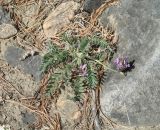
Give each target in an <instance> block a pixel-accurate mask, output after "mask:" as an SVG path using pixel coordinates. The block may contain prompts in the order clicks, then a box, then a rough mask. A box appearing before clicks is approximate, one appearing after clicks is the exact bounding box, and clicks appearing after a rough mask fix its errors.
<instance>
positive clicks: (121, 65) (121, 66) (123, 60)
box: [114, 57, 131, 71]
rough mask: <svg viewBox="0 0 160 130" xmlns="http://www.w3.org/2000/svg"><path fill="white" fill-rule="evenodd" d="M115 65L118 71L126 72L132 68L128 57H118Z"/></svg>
mask: <svg viewBox="0 0 160 130" xmlns="http://www.w3.org/2000/svg"><path fill="white" fill-rule="evenodd" d="M114 64H115V66H116V68H117V70H120V71H124V70H126V69H127V68H130V67H131V65H130V63H129V61H128V58H127V57H118V58H116V59H115V60H114Z"/></svg>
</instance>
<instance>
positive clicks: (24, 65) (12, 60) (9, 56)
mask: <svg viewBox="0 0 160 130" xmlns="http://www.w3.org/2000/svg"><path fill="white" fill-rule="evenodd" d="M24 54H25V51H24V50H23V49H21V48H17V47H14V46H10V47H8V48H7V50H6V52H5V54H4V57H5V59H6V61H7V62H8V63H9V64H10V65H12V66H13V67H17V68H18V69H20V70H22V71H24V72H25V73H28V74H31V75H32V76H33V77H34V78H35V80H36V81H39V80H40V79H41V74H40V71H39V69H40V65H41V62H42V58H41V56H39V55H35V56H30V57H28V58H26V59H25V60H22V61H21V60H20V59H22V57H23V56H24Z"/></svg>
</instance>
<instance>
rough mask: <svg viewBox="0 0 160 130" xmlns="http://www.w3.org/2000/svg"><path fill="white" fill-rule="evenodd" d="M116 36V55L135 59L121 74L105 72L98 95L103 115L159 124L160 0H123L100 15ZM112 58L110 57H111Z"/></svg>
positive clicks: (132, 121) (114, 118)
mask: <svg viewBox="0 0 160 130" xmlns="http://www.w3.org/2000/svg"><path fill="white" fill-rule="evenodd" d="M101 22H102V24H103V25H104V26H107V24H109V25H110V26H112V27H113V28H114V29H115V30H116V33H117V34H118V35H119V37H120V38H119V45H118V51H117V54H116V55H115V57H117V56H118V55H122V56H128V57H129V58H130V60H135V68H134V69H132V71H131V72H128V73H127V76H122V75H120V74H119V73H113V72H109V73H108V75H107V77H106V82H105V84H104V88H103V93H102V95H101V107H102V109H103V111H104V113H105V114H106V115H108V116H109V117H111V118H112V119H113V120H115V121H117V122H119V123H122V124H125V125H131V126H132V125H133V126H134V125H137V126H138V125H139V126H146V125H158V124H159V123H160V1H159V0H154V1H150V0H123V1H121V4H120V5H119V6H116V7H112V8H110V9H107V10H106V11H105V12H104V13H103V14H102V16H101ZM115 57H114V58H115Z"/></svg>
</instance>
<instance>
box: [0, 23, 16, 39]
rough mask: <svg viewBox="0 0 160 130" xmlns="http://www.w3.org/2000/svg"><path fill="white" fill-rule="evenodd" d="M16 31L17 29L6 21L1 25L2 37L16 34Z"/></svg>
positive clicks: (0, 37) (0, 36) (0, 34)
mask: <svg viewBox="0 0 160 130" xmlns="http://www.w3.org/2000/svg"><path fill="white" fill-rule="evenodd" d="M16 33H17V30H16V28H15V27H14V26H13V25H11V24H5V23H3V24H1V25H0V39H6V38H10V37H12V36H14V35H16Z"/></svg>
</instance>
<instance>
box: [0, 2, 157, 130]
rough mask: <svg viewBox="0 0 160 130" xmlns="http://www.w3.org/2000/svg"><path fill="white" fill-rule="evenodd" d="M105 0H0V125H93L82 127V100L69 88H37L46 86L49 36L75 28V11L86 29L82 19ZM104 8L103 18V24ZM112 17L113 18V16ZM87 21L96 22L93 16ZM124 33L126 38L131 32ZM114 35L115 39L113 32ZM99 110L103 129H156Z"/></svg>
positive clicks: (64, 128)
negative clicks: (51, 91) (49, 93)
mask: <svg viewBox="0 0 160 130" xmlns="http://www.w3.org/2000/svg"><path fill="white" fill-rule="evenodd" d="M104 1H105V0H100V1H99V2H98V4H97V1H96V0H93V1H92V2H91V0H85V1H83V0H74V1H68V0H0V130H34V129H35V130H36V129H37V130H72V129H73V130H87V129H90V130H92V129H93V128H86V125H87V122H85V118H86V117H84V118H83V121H82V120H81V119H82V110H81V107H80V104H79V103H77V102H74V101H72V100H70V99H68V96H69V95H70V94H72V93H70V89H68V90H67V91H62V92H61V94H60V95H59V96H58V94H57V95H54V96H53V97H51V98H48V99H46V98H44V97H43V95H42V94H39V92H40V89H41V88H43V86H45V79H44V80H43V77H45V75H41V73H40V72H39V69H40V65H41V62H42V57H43V55H44V54H45V53H46V52H47V49H48V43H49V41H50V40H54V42H55V43H56V44H58V45H59V43H58V34H60V33H62V32H64V31H65V30H67V29H68V28H72V29H73V28H77V26H76V25H75V24H71V25H70V23H71V21H74V20H75V16H76V20H77V21H76V22H77V23H78V24H79V26H82V28H84V29H86V28H85V25H83V22H81V21H83V20H84V19H85V20H87V18H88V17H89V16H90V15H91V13H92V12H93V10H95V9H98V8H99V7H100V5H101V4H103V3H104ZM90 3H91V4H90ZM111 3H112V4H110V6H112V5H115V3H116V4H117V1H116V0H111ZM106 7H107V6H106ZM106 12H107V11H106ZM106 12H105V13H106ZM115 12H116V11H115ZM118 12H119V11H118ZM98 13H100V11H99V12H98ZM98 13H97V15H98ZM105 13H104V14H103V15H102V18H101V19H102V23H103V25H104V26H107V25H106V24H108V19H106V14H105ZM116 13H117V12H116ZM122 13H123V10H122ZM117 14H118V13H117ZM107 15H108V14H107ZM156 16H157V14H155V17H156ZM157 17H158V16H157ZM82 19H83V20H82ZM122 19H123V18H122ZM110 20H111V21H110V22H115V21H114V20H115V19H112V17H110ZM112 20H113V21H112ZM104 21H106V23H104ZM91 22H94V17H93V20H91ZM116 25H117V24H116ZM121 25H124V23H121ZM89 27H90V26H89ZM122 28H123V27H122ZM101 29H102V30H101V31H103V33H104V34H107V33H106V30H103V28H101ZM114 29H115V28H114ZM75 30H76V29H75ZM142 30H143V29H142ZM107 31H108V30H107ZM87 33H90V32H89V30H87V31H86V32H85V31H84V30H83V29H82V32H81V35H86V34H87ZM127 33H128V32H127ZM108 34H109V35H108ZM108 34H107V35H106V37H107V38H110V36H112V35H110V34H111V33H110V32H109V33H108ZM119 35H120V34H119ZM125 36H126V34H125ZM125 36H124V37H125ZM127 38H128V39H130V36H128V37H127ZM112 40H113V41H112V42H113V43H116V42H117V40H116V38H115V39H112ZM153 59H154V58H153ZM46 79H47V77H46ZM111 85H112V84H111ZM122 86H123V85H122ZM55 97H56V98H55ZM108 98H109V97H108ZM103 101H104V99H103ZM105 101H106V100H105ZM104 104H105V103H104ZM156 110H157V109H156ZM107 114H108V113H107ZM154 114H155V113H154ZM86 116H88V115H86ZM101 116H102V117H103V118H102V122H103V123H102V126H103V128H102V130H159V129H160V128H159V127H158V125H157V124H156V125H154V126H153V125H152V126H145V127H144V126H143V127H137V126H136V124H134V126H130V125H128V124H127V125H126V124H125V125H120V124H121V123H119V122H118V123H114V122H112V121H111V120H109V118H105V117H104V115H101ZM111 118H112V116H111ZM80 122H81V123H80ZM120 122H121V120H120ZM137 124H138V123H137ZM97 130H98V129H97Z"/></svg>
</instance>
